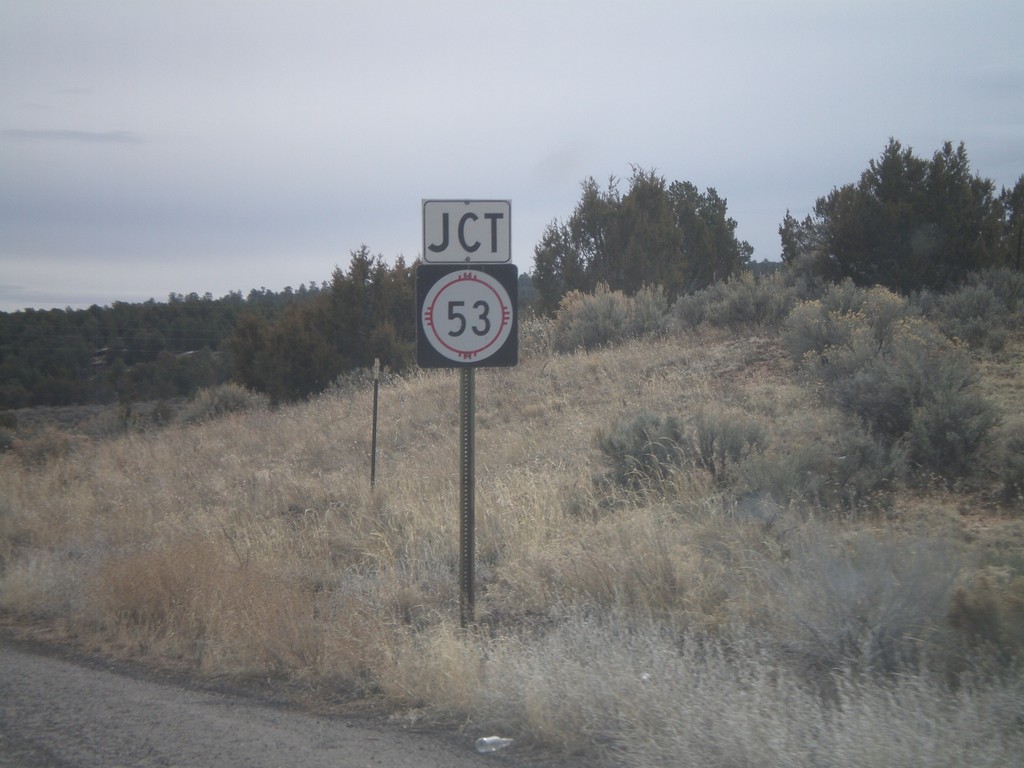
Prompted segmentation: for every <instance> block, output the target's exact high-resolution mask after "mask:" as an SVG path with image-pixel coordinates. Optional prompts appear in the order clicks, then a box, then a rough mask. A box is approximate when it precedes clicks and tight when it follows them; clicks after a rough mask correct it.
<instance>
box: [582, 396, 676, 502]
mask: <svg viewBox="0 0 1024 768" xmlns="http://www.w3.org/2000/svg"><path fill="white" fill-rule="evenodd" d="M597 444H598V447H599V448H600V449H601V452H602V453H603V454H604V456H605V459H606V460H607V462H608V464H609V465H610V467H611V469H610V472H609V479H611V480H612V481H613V482H615V483H616V484H618V485H620V486H622V487H625V488H630V489H633V490H638V489H640V488H643V487H645V486H647V485H650V484H652V483H654V484H657V483H660V482H663V481H664V480H666V479H667V478H668V477H670V476H671V475H672V474H673V473H674V472H676V471H677V470H679V469H680V468H681V467H683V466H684V465H685V464H686V463H687V461H688V458H687V457H688V456H690V455H692V453H693V448H692V447H691V444H690V441H689V439H688V438H687V436H686V433H685V432H684V430H683V423H682V421H681V420H680V419H679V418H678V417H676V416H670V415H664V414H657V413H654V412H653V411H646V410H645V411H641V412H640V413H638V414H636V415H635V416H626V417H623V418H620V419H619V420H618V421H616V422H615V423H614V424H613V425H612V426H611V427H610V428H609V429H607V430H604V431H602V432H600V433H599V434H598V437H597Z"/></svg>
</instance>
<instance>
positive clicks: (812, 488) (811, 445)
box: [738, 425, 899, 513]
mask: <svg viewBox="0 0 1024 768" xmlns="http://www.w3.org/2000/svg"><path fill="white" fill-rule="evenodd" d="M897 462H898V457H897V456H894V452H893V451H890V450H887V449H886V447H885V446H883V445H879V443H878V442H877V441H876V440H875V439H874V438H873V437H872V436H871V435H870V434H869V433H868V432H867V431H865V430H863V429H861V428H860V427H858V426H856V425H854V426H851V427H849V428H846V429H843V430H840V432H839V433H838V435H836V437H835V439H834V441H826V440H825V439H823V438H814V439H810V440H808V441H806V442H804V441H801V442H798V443H796V444H795V445H792V446H783V447H782V448H781V450H779V451H778V452H765V453H763V454H759V455H756V456H753V457H751V459H750V460H748V461H746V462H744V463H743V465H742V467H740V469H739V473H738V474H739V478H738V484H739V486H740V488H741V489H742V492H743V493H744V494H745V495H747V496H749V495H755V496H758V497H767V498H769V499H771V500H772V501H773V502H774V503H776V504H778V505H780V506H788V505H791V504H793V503H798V504H802V505H811V506H813V507H815V508H817V509H821V510H837V511H842V512H845V513H849V512H852V511H854V510H856V509H857V508H858V507H861V506H862V505H864V504H866V503H867V502H868V501H869V500H870V499H871V498H872V497H873V496H875V495H876V494H878V493H879V492H881V491H883V490H884V489H886V488H887V487H888V485H889V483H890V481H891V480H892V479H893V477H895V476H896V475H897V474H899V467H898V466H897Z"/></svg>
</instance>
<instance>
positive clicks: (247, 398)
mask: <svg viewBox="0 0 1024 768" xmlns="http://www.w3.org/2000/svg"><path fill="white" fill-rule="evenodd" d="M268 402H269V401H268V398H267V396H266V395H262V394H257V393H255V392H250V391H249V390H247V389H246V388H245V387H243V386H241V385H239V384H233V383H228V384H221V385H220V386H217V387H211V388H208V389H201V390H199V392H198V393H197V394H196V396H195V397H194V398H192V400H191V401H189V403H188V404H187V405H186V406H185V407H184V408H182V409H181V411H180V412H179V413H178V420H179V421H182V422H184V423H186V424H189V423H193V422H197V421H205V420H207V419H215V418H218V417H220V416H223V415H225V414H228V413H238V412H241V411H248V410H254V409H257V408H265V407H266V406H267V405H268Z"/></svg>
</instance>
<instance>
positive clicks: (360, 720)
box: [0, 632, 550, 768]
mask: <svg viewBox="0 0 1024 768" xmlns="http://www.w3.org/2000/svg"><path fill="white" fill-rule="evenodd" d="M476 735H479V734H472V735H470V734H459V733H454V732H445V731H442V730H439V729H430V730H425V731H419V730H415V729H413V728H410V727H409V726H408V725H406V726H403V725H402V724H400V723H395V722H389V721H388V720H387V719H386V718H384V717H383V716H380V715H363V716H357V715H348V716H339V715H331V714H322V713H320V714H317V713H311V712H309V711H303V708H302V707H301V705H299V704H297V703H296V702H295V701H288V702H285V701H274V699H273V696H270V695H267V694H260V693H258V692H255V691H253V690H248V689H245V688H244V687H241V686H236V687H235V689H232V688H230V687H228V686H225V685H216V686H212V685H209V684H199V683H197V681H192V680H189V679H188V678H184V677H181V676H175V675H171V674H167V673H160V672H155V671H152V670H148V671H147V670H145V669H140V668H136V667H133V666H130V665H123V664H120V663H118V664H114V663H111V662H105V661H103V660H101V659H96V658H92V657H85V656H82V655H81V654H78V655H75V654H68V653H65V652H61V651H60V650H59V649H54V648H52V647H48V646H35V645H33V644H31V643H27V642H25V641H24V640H22V639H18V638H15V637H11V636H10V635H9V634H6V633H3V632H0V768H15V767H17V768H71V767H74V768H94V767H95V768H119V767H121V766H124V767H125V768H127V767H128V766H131V767H132V768H148V767H149V766H180V767H181V768H185V767H186V766H187V767H188V768H206V767H207V766H208V767H209V768H243V767H244V768H284V767H285V766H288V767H289V768H291V767H292V766H303V768H321V767H323V768H327V766H330V768H367V767H369V766H388V768H469V766H474V767H476V768H479V766H485V765H494V766H504V768H527V767H528V766H529V765H535V764H536V763H530V762H523V761H522V757H523V756H522V755H521V754H520V755H517V754H516V745H515V744H514V743H513V744H512V746H510V747H509V748H508V749H507V750H503V751H502V752H501V753H496V754H491V755H480V754H477V752H476V751H475V749H474V737H475V736H476ZM542 762H547V761H542ZM548 764H549V765H550V762H548Z"/></svg>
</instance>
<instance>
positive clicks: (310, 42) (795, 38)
mask: <svg viewBox="0 0 1024 768" xmlns="http://www.w3.org/2000/svg"><path fill="white" fill-rule="evenodd" d="M1022 40H1024V3H1022V2H1020V0H1006V1H1005V2H1002V1H1000V2H995V1H993V0H963V1H961V0H881V1H879V2H875V1H874V0H862V1H860V2H831V1H830V0H806V1H805V0H770V1H769V0H764V1H763V2H761V1H755V0H746V1H743V0H706V1H705V0H672V1H669V0H664V1H663V2H658V1H655V0H627V1H626V2H607V1H601V0H579V1H577V0H540V1H537V2H534V1H533V0H502V1H501V2H489V1H488V0H473V1H472V2H450V1H449V0H436V1H434V2H430V1H429V0H420V1H413V0H407V1H400V0H390V1H389V0H365V1H364V0H334V1H333V2H326V1H322V2H314V1H309V0H237V1H233V0H204V1H200V0H173V1H172V0H163V1H162V0H145V1H143V0H0V311H13V310H16V309H19V308H23V307H37V308H49V307H68V306H70V307H76V308H77V307H87V306H89V305H91V304H99V305H101V306H102V305H108V304H111V303H113V302H114V301H128V302H135V301H145V300H146V299H149V298H155V299H156V300H157V301H166V300H167V296H168V294H169V293H171V292H176V293H190V292H193V291H194V292H196V293H199V294H203V293H206V292H210V293H212V294H213V295H214V296H215V297H220V296H223V295H225V294H227V293H228V292H229V291H232V290H240V291H242V292H243V293H248V292H249V290H250V289H252V288H260V287H267V288H270V289H272V290H275V291H279V290H281V289H283V288H284V287H285V286H288V285H290V286H293V287H296V288H297V287H298V286H299V284H300V283H307V284H308V283H310V282H316V283H319V282H321V281H324V280H329V279H330V276H331V272H332V271H333V270H334V268H335V267H336V266H340V267H342V268H345V267H347V265H348V260H349V253H350V252H351V251H352V250H355V249H357V248H359V246H360V245H361V244H364V243H365V244H366V245H367V246H368V247H369V248H370V250H371V251H372V252H373V253H381V254H383V255H384V256H385V257H386V258H388V259H392V258H394V257H395V256H397V255H399V254H402V255H404V256H405V257H406V259H407V260H408V261H410V262H411V261H412V260H413V259H415V258H416V257H417V256H418V255H419V253H420V250H421V248H422V246H421V238H422V214H421V205H420V203H421V200H422V199H424V198H477V199H486V198H498V199H508V200H511V216H512V248H513V254H514V261H515V262H516V263H517V264H518V265H519V268H520V270H529V269H531V268H532V265H533V249H534V246H535V245H536V244H537V242H538V241H539V239H540V237H541V234H542V232H543V230H544V228H545V227H546V226H547V225H548V224H549V223H550V222H551V221H552V220H554V219H556V218H557V219H565V218H566V217H568V216H569V215H570V214H571V212H572V209H573V207H574V206H575V204H576V202H577V201H578V200H579V196H580V182H581V181H582V180H583V179H585V178H586V177H588V176H593V177H594V178H596V179H597V180H598V181H599V182H601V183H602V184H604V182H605V181H606V180H607V179H608V177H609V176H611V175H615V176H617V177H620V178H622V179H623V182H622V184H621V185H620V188H621V189H623V190H624V189H625V188H626V183H625V181H626V180H627V179H628V177H629V175H630V169H631V166H632V165H637V166H641V167H643V168H645V169H650V168H654V169H656V170H657V171H658V173H660V174H661V175H662V176H664V177H665V178H666V179H667V180H668V181H669V182H671V181H674V180H680V181H690V182H693V183H694V184H696V185H697V186H698V187H699V188H700V189H701V190H704V189H705V188H707V187H714V188H715V189H717V191H718V193H719V194H720V195H721V196H723V197H725V198H726V199H727V200H728V206H729V213H730V215H731V216H732V217H733V218H734V219H735V220H736V221H737V222H738V235H739V237H740V238H741V239H744V240H747V241H748V242H749V243H750V244H751V245H753V246H754V249H755V250H754V258H755V259H757V260H760V259H765V258H767V259H777V258H778V255H779V251H780V246H779V238H778V226H779V223H780V222H781V220H782V218H783V216H784V215H785V213H786V210H787V209H789V210H791V211H792V212H793V214H794V215H796V216H798V217H802V216H804V215H806V214H807V213H810V211H811V209H812V207H813V205H814V201H815V200H816V199H817V198H818V197H820V196H822V195H825V194H827V193H828V192H829V191H830V190H831V189H833V188H834V187H837V186H841V185H843V184H846V183H849V182H855V181H856V180H857V179H858V178H859V176H860V174H861V172H862V171H863V170H865V169H866V168H867V166H868V163H869V161H870V160H872V159H874V158H877V157H878V156H879V155H880V154H881V153H882V151H883V150H884V148H885V145H886V144H887V142H888V139H889V137H895V138H896V139H898V140H900V141H901V142H902V143H903V145H904V146H910V147H913V149H914V151H915V153H916V154H918V155H919V156H922V157H927V158H930V157H931V155H932V154H933V153H934V152H935V151H936V150H937V149H939V148H940V147H941V145H942V143H943V142H944V141H947V140H949V141H953V142H954V143H959V142H960V141H963V142H965V144H966V147H967V152H968V155H969V157H970V159H971V165H972V168H973V170H974V171H975V173H978V174H980V175H981V176H984V177H986V178H989V179H992V180H993V181H994V182H995V183H996V185H997V189H998V188H999V187H1001V186H1006V187H1009V186H1012V185H1013V184H1014V183H1015V182H1016V180H1017V179H1018V178H1019V177H1020V176H1021V175H1022V174H1024V44H1022Z"/></svg>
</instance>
